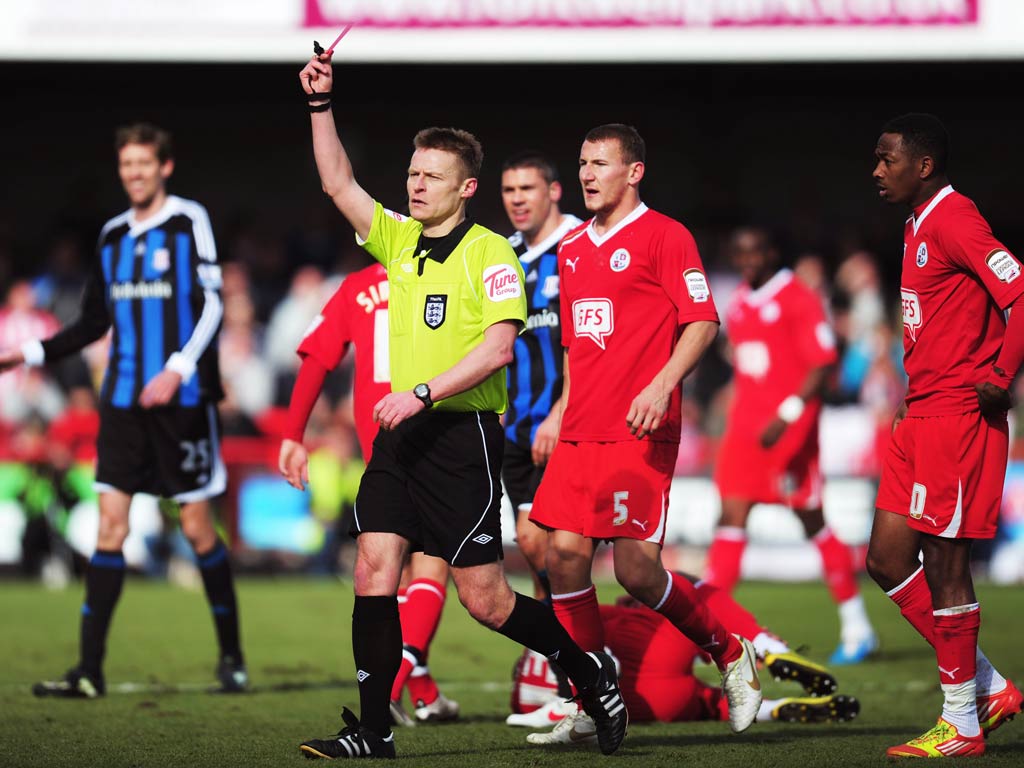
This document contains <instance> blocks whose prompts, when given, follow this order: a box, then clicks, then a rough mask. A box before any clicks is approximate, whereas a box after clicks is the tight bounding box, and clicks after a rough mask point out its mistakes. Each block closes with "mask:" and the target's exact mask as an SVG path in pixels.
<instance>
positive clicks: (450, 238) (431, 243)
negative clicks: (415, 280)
mask: <svg viewBox="0 0 1024 768" xmlns="http://www.w3.org/2000/svg"><path fill="white" fill-rule="evenodd" d="M472 226H473V222H472V221H470V220H469V219H463V221H462V222H461V223H460V224H457V225H456V226H455V229H453V230H452V231H451V232H449V233H448V234H447V235H441V237H427V236H426V235H424V234H423V233H422V232H421V233H420V239H419V241H418V242H417V243H416V257H417V259H419V263H418V264H417V265H416V274H417V276H419V277H423V265H424V264H426V262H427V259H431V260H433V261H436V262H437V263H438V264H444V262H445V259H447V258H448V257H449V256H451V253H452V251H454V250H455V247H456V246H457V245H458V244H459V243H460V242H462V238H464V237H465V236H466V233H467V232H469V230H470V228H471V227H472Z"/></svg>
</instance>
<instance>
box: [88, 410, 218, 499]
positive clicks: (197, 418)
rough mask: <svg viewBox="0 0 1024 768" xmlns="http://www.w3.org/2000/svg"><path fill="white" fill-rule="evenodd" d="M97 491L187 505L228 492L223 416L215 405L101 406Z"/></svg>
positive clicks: (97, 452)
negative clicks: (141, 495)
mask: <svg viewBox="0 0 1024 768" xmlns="http://www.w3.org/2000/svg"><path fill="white" fill-rule="evenodd" d="M96 454H97V462H96V483H95V486H96V490H97V491H99V492H100V493H103V492H104V491H111V490H116V491H122V492H123V493H127V494H134V493H149V494H152V495H154V496H163V497H164V498H168V499H175V500H176V501H180V502H182V503H186V504H187V503H189V502H195V501H204V500H206V499H210V498H213V497H214V496H219V495H220V494H222V493H224V489H225V487H226V486H227V471H226V469H225V467H224V461H223V459H222V458H221V455H220V417H219V415H218V413H217V406H216V405H215V404H214V403H212V402H205V403H200V405H198V406H196V407H194V408H192V407H190V408H184V407H182V406H174V405H172V406H164V407H159V408H142V407H140V406H133V407H131V408H116V407H114V406H112V405H110V404H108V403H104V404H102V405H101V406H100V434H99V437H98V439H97V440H96Z"/></svg>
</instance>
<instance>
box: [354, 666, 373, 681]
mask: <svg viewBox="0 0 1024 768" xmlns="http://www.w3.org/2000/svg"><path fill="white" fill-rule="evenodd" d="M369 676H370V673H369V672H364V671H363V670H361V669H360V670H359V671H358V672H356V680H358V681H359V682H360V683H361V682H363V681H364V680H366V678H368V677H369Z"/></svg>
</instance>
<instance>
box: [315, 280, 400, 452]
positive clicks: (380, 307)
mask: <svg viewBox="0 0 1024 768" xmlns="http://www.w3.org/2000/svg"><path fill="white" fill-rule="evenodd" d="M349 344H354V345H355V348H356V366H355V384H354V385H353V388H352V389H353V404H352V410H353V414H354V418H355V422H356V434H357V435H358V436H359V447H360V448H361V450H362V452H363V458H364V459H365V460H366V461H369V460H370V453H371V450H372V446H373V439H374V438H375V437H376V436H377V424H376V422H374V420H373V406H375V405H376V404H377V402H378V401H379V400H380V399H381V398H382V397H384V396H385V395H386V394H388V393H389V392H390V391H391V369H390V365H389V363H388V276H387V271H386V270H385V269H384V267H383V266H381V265H380V264H374V265H372V266H369V267H367V268H366V269H361V270H359V271H358V272H353V273H352V274H351V275H349V276H348V277H346V278H345V280H344V281H343V282H342V284H341V285H340V286H339V287H338V290H337V291H335V293H334V295H333V296H332V297H331V298H330V300H329V301H328V302H327V305H326V306H325V307H324V308H323V310H322V311H321V313H320V314H319V315H317V317H316V319H314V320H313V322H312V324H311V325H310V326H309V330H308V331H306V335H305V337H303V339H302V343H300V344H299V349H298V353H299V355H301V356H302V357H306V356H307V355H308V356H310V357H312V358H313V359H314V360H316V361H317V362H319V363H320V364H321V365H322V366H323V367H324V368H326V369H327V370H332V369H334V368H336V367H337V366H338V363H340V362H341V359H342V358H343V357H344V356H345V352H346V351H347V350H348V345H349Z"/></svg>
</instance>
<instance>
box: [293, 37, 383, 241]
mask: <svg viewBox="0 0 1024 768" xmlns="http://www.w3.org/2000/svg"><path fill="white" fill-rule="evenodd" d="M299 82H300V83H301V84H302V89H303V90H304V91H305V92H306V97H307V99H308V101H309V117H310V122H311V124H312V128H313V155H314V156H315V157H316V167H317V170H318V171H319V172H320V184H321V186H323V190H324V192H326V193H327V194H328V195H329V196H330V198H331V200H333V201H334V204H335V205H336V206H338V210H339V211H341V213H342V215H344V216H345V218H346V219H348V222H349V224H351V225H352V227H353V229H355V231H356V234H357V235H359V237H360V238H361V239H363V240H365V239H366V238H367V236H368V235H369V234H370V225H371V224H372V223H373V198H372V197H370V196H369V195H368V194H367V193H366V191H365V190H364V189H363V188H362V187H360V186H359V184H358V183H357V182H356V179H355V175H354V174H353V173H352V163H351V162H349V159H348V154H347V153H346V152H345V147H343V146H342V144H341V140H340V139H339V138H338V129H337V126H336V125H335V124H334V113H333V112H332V111H331V97H332V88H333V85H334V68H333V66H332V64H331V54H329V53H322V54H320V55H319V56H314V57H313V58H312V59H311V60H310V61H309V63H308V64H306V66H305V67H303V68H302V71H301V72H299Z"/></svg>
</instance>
